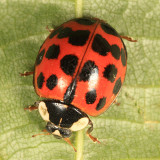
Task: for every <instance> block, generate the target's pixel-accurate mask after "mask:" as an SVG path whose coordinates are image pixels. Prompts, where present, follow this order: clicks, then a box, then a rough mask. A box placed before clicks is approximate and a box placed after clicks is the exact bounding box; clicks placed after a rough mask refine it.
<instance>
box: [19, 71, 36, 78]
mask: <svg viewBox="0 0 160 160" xmlns="http://www.w3.org/2000/svg"><path fill="white" fill-rule="evenodd" d="M33 73H34V72H24V73H20V75H21V76H24V77H25V76H29V75H32V74H33Z"/></svg>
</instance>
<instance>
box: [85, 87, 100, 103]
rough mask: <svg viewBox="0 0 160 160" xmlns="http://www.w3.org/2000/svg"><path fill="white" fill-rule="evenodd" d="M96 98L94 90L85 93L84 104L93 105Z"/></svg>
mask: <svg viewBox="0 0 160 160" xmlns="http://www.w3.org/2000/svg"><path fill="white" fill-rule="evenodd" d="M96 97H97V93H96V90H95V89H93V90H91V91H89V92H87V93H86V97H85V98H86V103H87V104H93V103H94V102H95V100H96Z"/></svg>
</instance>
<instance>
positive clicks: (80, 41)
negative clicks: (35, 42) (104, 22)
mask: <svg viewBox="0 0 160 160" xmlns="http://www.w3.org/2000/svg"><path fill="white" fill-rule="evenodd" d="M89 34H90V31H88V30H77V31H73V32H72V33H71V34H70V36H69V40H68V42H69V43H70V44H72V45H75V46H83V45H85V44H86V42H87V40H88V38H89Z"/></svg>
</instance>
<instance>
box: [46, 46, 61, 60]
mask: <svg viewBox="0 0 160 160" xmlns="http://www.w3.org/2000/svg"><path fill="white" fill-rule="evenodd" d="M59 53H60V47H59V45H55V44H53V45H52V46H50V47H49V48H48V50H47V53H46V56H45V57H46V58H48V59H56V58H58V55H59Z"/></svg>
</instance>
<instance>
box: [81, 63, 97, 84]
mask: <svg viewBox="0 0 160 160" xmlns="http://www.w3.org/2000/svg"><path fill="white" fill-rule="evenodd" d="M92 74H98V67H97V66H96V65H95V63H94V62H93V61H87V62H86V63H85V64H84V66H83V68H82V70H81V72H80V74H79V81H84V82H86V81H89V78H90V76H91V75H92Z"/></svg>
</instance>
